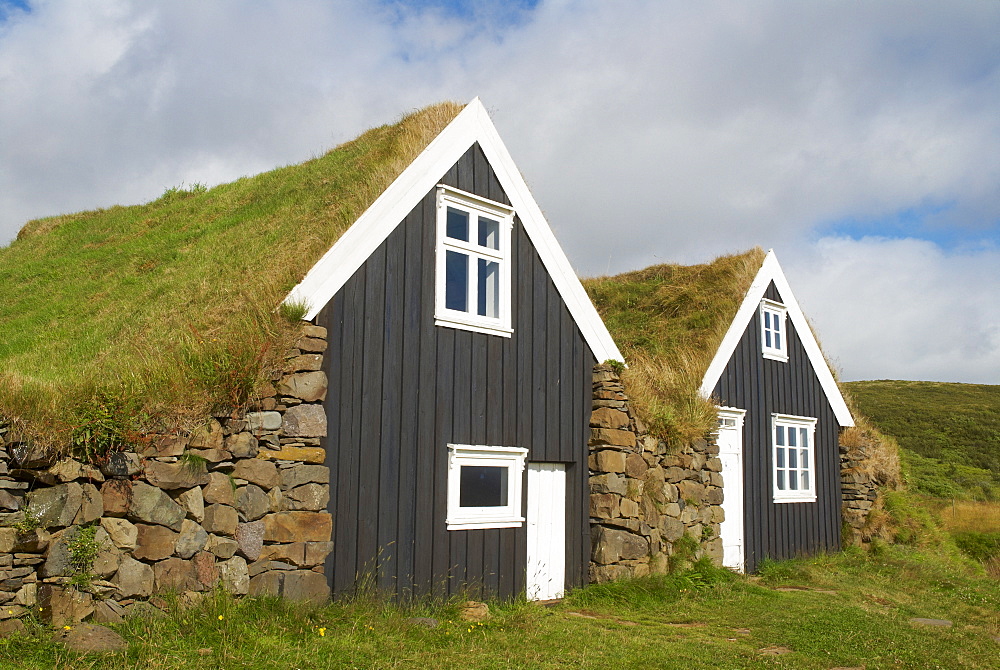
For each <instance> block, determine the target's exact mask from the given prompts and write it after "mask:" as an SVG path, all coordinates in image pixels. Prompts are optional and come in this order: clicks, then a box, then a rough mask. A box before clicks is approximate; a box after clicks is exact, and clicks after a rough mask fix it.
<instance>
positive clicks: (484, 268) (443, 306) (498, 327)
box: [435, 186, 514, 336]
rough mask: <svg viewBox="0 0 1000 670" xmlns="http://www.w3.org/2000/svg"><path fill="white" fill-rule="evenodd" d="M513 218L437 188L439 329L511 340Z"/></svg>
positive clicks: (493, 205)
mask: <svg viewBox="0 0 1000 670" xmlns="http://www.w3.org/2000/svg"><path fill="white" fill-rule="evenodd" d="M513 216H514V212H513V210H512V209H510V208H509V207H507V206H506V205H502V204H500V203H496V202H492V201H489V200H484V199H483V198H478V197H476V196H473V195H471V194H468V193H464V192H462V191H458V190H456V189H452V188H448V187H444V186H439V187H438V243H437V254H438V259H437V275H438V277H437V308H436V310H435V323H436V324H437V325H441V326H451V327H454V328H463V329H466V330H475V331H478V332H488V333H494V334H498V335H506V336H509V335H510V333H511V329H510V304H509V303H510V260H509V259H510V231H511V227H512V223H513Z"/></svg>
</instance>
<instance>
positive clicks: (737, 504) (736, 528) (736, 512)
mask: <svg viewBox="0 0 1000 670" xmlns="http://www.w3.org/2000/svg"><path fill="white" fill-rule="evenodd" d="M745 414H746V410H742V409H735V408H732V407H720V408H719V437H718V441H719V460H721V461H722V493H723V498H722V509H723V511H724V512H725V514H726V518H725V520H724V521H723V522H722V524H721V526H720V529H719V533H720V535H721V536H722V565H724V566H725V567H727V568H732V569H734V570H736V571H737V572H743V570H744V567H745V565H746V554H745V553H744V546H743V417H744V415H745Z"/></svg>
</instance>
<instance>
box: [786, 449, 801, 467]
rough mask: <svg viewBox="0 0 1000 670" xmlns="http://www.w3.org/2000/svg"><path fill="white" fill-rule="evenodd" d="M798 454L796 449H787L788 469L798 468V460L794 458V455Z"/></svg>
mask: <svg viewBox="0 0 1000 670" xmlns="http://www.w3.org/2000/svg"><path fill="white" fill-rule="evenodd" d="M798 453H799V452H798V451H797V450H796V449H789V450H788V467H790V468H797V467H799V466H798V459H797V458H796V455H797V454H798Z"/></svg>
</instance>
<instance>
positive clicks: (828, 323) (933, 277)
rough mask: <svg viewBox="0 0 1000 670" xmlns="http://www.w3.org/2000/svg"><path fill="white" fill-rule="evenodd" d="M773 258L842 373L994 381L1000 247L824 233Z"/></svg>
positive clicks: (999, 331) (999, 333) (999, 356)
mask: <svg viewBox="0 0 1000 670" xmlns="http://www.w3.org/2000/svg"><path fill="white" fill-rule="evenodd" d="M779 260H781V262H782V264H783V266H784V267H785V270H786V274H787V275H788V277H789V283H790V284H791V285H792V290H793V291H795V294H796V298H797V299H798V300H799V303H800V305H801V306H802V308H803V310H804V311H805V312H806V314H808V315H809V316H810V318H811V320H812V321H813V325H814V326H815V328H816V330H817V332H818V334H819V337H820V339H821V340H822V341H823V343H824V345H825V349H826V351H827V353H828V354H830V355H831V358H832V359H833V362H834V363H835V365H837V366H838V367H839V368H840V369H841V370H842V373H843V377H844V378H845V379H848V380H850V379H869V378H872V377H879V378H885V379H916V380H922V379H939V380H947V381H962V382H975V383H996V382H997V372H998V371H1000V302H998V301H997V299H996V291H997V286H996V279H997V268H1000V248H996V247H992V248H980V249H968V250H959V251H955V252H951V253H945V252H943V251H942V250H941V249H940V248H939V247H938V246H936V245H935V244H933V243H931V242H927V241H925V240H915V239H895V240H892V239H884V238H864V239H861V240H850V239H843V238H824V239H821V240H820V241H819V243H818V244H816V245H815V247H813V248H812V249H811V250H808V251H804V252H802V253H798V254H794V253H793V254H786V255H784V256H783V257H782V255H781V254H779Z"/></svg>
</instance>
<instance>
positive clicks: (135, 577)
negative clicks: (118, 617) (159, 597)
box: [111, 556, 154, 598]
mask: <svg viewBox="0 0 1000 670" xmlns="http://www.w3.org/2000/svg"><path fill="white" fill-rule="evenodd" d="M153 580H154V574H153V568H151V567H150V566H148V565H146V564H145V563H143V562H141V561H137V560H135V559H134V558H132V557H131V556H124V557H123V558H122V562H121V564H120V565H119V566H118V572H116V573H115V576H114V577H113V578H112V579H111V582H112V583H113V584H115V586H117V587H118V595H120V596H122V597H124V598H131V597H139V598H147V597H149V596H150V595H152V593H153Z"/></svg>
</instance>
